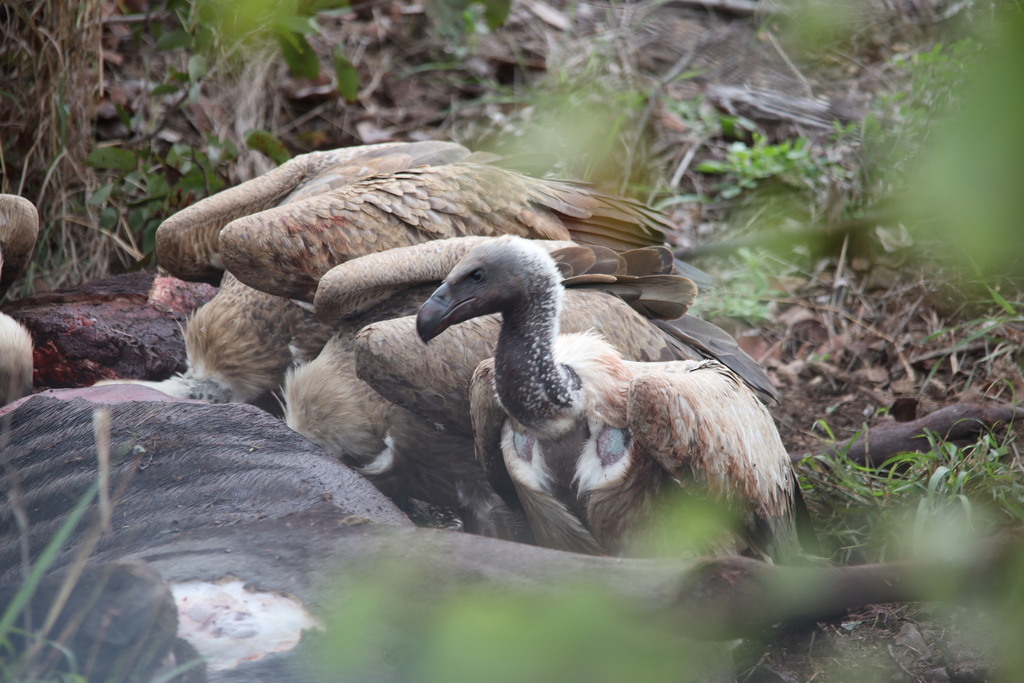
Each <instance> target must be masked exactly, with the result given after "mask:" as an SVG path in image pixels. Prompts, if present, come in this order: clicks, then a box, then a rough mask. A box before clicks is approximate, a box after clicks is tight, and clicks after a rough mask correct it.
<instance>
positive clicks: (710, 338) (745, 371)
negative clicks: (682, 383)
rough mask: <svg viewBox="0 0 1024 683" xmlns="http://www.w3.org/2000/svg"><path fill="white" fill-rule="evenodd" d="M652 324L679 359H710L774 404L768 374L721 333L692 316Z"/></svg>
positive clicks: (777, 396)
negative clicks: (674, 347)
mask: <svg viewBox="0 0 1024 683" xmlns="http://www.w3.org/2000/svg"><path fill="white" fill-rule="evenodd" d="M653 322H654V324H655V325H656V326H657V327H658V328H660V329H661V330H662V331H664V332H665V334H666V335H668V337H669V338H670V339H671V340H673V343H674V344H675V346H676V348H677V349H678V353H679V356H678V357H679V358H682V359H685V358H690V359H698V358H713V359H715V360H717V361H718V362H720V363H722V364H723V365H725V366H726V367H728V368H729V369H730V370H732V371H733V372H735V373H736V374H737V375H739V376H740V377H741V378H742V379H743V381H744V382H746V383H747V385H748V386H749V387H750V388H751V389H753V390H754V391H756V392H757V394H758V396H760V397H761V399H762V400H764V401H767V402H774V403H777V402H778V400H779V393H778V390H776V388H775V385H774V384H773V383H772V380H771V378H770V377H768V373H766V372H765V371H764V368H762V367H761V366H760V364H758V362H757V361H756V360H754V359H753V358H751V357H750V356H748V355H747V354H746V352H745V351H743V349H741V348H740V347H739V344H737V343H736V340H735V339H733V338H732V337H731V336H729V334H728V333H727V332H726V331H725V330H723V329H721V328H720V327H717V326H716V325H713V324H711V323H709V322H707V321H706V320H701V319H700V318H697V317H695V316H692V315H685V316H683V317H682V318H679V319H676V320H654V321H653Z"/></svg>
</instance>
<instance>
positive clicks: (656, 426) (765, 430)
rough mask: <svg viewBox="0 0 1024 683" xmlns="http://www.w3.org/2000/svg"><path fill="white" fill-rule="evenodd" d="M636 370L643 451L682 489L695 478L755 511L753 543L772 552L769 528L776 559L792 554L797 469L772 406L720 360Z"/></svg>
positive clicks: (631, 406)
mask: <svg viewBox="0 0 1024 683" xmlns="http://www.w3.org/2000/svg"><path fill="white" fill-rule="evenodd" d="M634 367H635V368H637V371H638V375H637V377H636V378H634V380H633V381H632V382H631V384H630V388H629V396H628V399H627V401H628V402H627V406H628V407H627V411H628V413H629V423H630V429H631V431H632V433H633V437H634V438H635V439H636V442H637V444H638V445H640V446H641V447H642V448H643V449H644V450H645V452H646V453H647V454H648V455H649V456H650V457H652V458H654V459H655V460H656V461H657V462H659V463H660V464H661V466H662V467H664V468H665V469H666V470H667V471H668V472H669V473H671V474H672V475H673V476H674V477H675V478H676V479H678V480H680V481H681V482H685V481H686V480H689V479H690V478H691V477H692V478H693V479H694V480H696V481H697V482H698V484H700V485H701V486H703V487H705V488H706V489H707V491H708V493H709V494H710V495H711V496H712V497H713V498H714V499H717V500H721V501H728V502H732V503H735V504H737V505H739V506H741V507H742V508H745V509H747V510H748V511H749V515H750V516H749V518H748V524H749V526H750V529H749V534H750V540H751V542H752V543H757V544H758V545H760V546H761V547H762V548H764V547H765V546H764V545H761V544H760V543H759V539H758V538H757V536H759V535H761V533H762V532H763V531H764V530H766V529H767V531H768V534H767V535H768V536H769V537H770V539H771V540H770V541H769V543H768V544H767V548H769V549H770V550H769V552H770V553H771V554H776V553H782V552H783V549H786V548H791V547H792V544H793V542H794V539H795V530H794V528H793V479H792V469H791V466H790V464H789V457H788V455H787V453H786V449H785V446H783V444H782V440H781V439H780V438H779V433H778V430H777V429H776V428H775V423H774V422H773V421H772V417H771V415H770V414H769V413H768V411H767V409H766V408H765V407H764V405H763V404H762V403H761V402H760V401H758V400H757V398H756V397H755V396H754V394H753V393H752V392H751V391H750V390H749V389H748V388H747V387H746V386H745V385H744V384H743V383H742V382H741V381H740V380H739V378H737V377H736V376H735V375H734V374H733V373H732V372H730V371H729V370H728V369H727V368H725V367H724V366H722V365H721V364H719V363H716V362H714V361H701V362H697V363H694V362H685V361H684V362H679V363H665V364H658V365H642V364H636V365H635V366H634ZM776 556H778V555H776Z"/></svg>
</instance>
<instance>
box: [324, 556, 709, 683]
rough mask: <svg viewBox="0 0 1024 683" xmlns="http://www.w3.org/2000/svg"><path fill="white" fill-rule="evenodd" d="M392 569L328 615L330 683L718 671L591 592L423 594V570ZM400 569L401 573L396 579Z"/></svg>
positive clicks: (640, 676) (689, 643)
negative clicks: (389, 675) (393, 671)
mask: <svg viewBox="0 0 1024 683" xmlns="http://www.w3.org/2000/svg"><path fill="white" fill-rule="evenodd" d="M402 567H403V565H402V564H401V560H400V559H399V558H396V561H395V563H394V565H388V566H387V567H380V568H378V571H377V572H374V573H373V574H372V575H368V576H366V577H363V578H361V579H358V580H356V581H354V582H351V583H349V582H346V588H345V592H344V595H343V596H341V597H340V598H339V601H338V604H337V606H336V608H335V609H333V610H332V613H333V615H334V616H333V618H332V620H331V622H330V623H329V625H328V630H329V633H330V635H329V637H328V638H326V639H325V641H326V642H325V643H324V645H325V647H324V648H323V651H322V654H321V660H322V661H323V662H324V668H325V669H326V670H328V671H330V672H331V675H332V676H335V677H337V678H338V680H361V679H363V678H367V677H369V678H372V677H373V675H372V674H373V673H374V672H376V671H379V670H380V668H381V667H382V666H383V665H384V662H381V661H380V660H379V659H377V658H376V657H377V655H378V654H379V653H381V652H382V651H384V652H387V665H388V666H389V667H396V668H397V669H398V675H397V676H396V678H397V679H398V680H416V681H419V682H420V683H477V682H478V681H492V682H494V683H524V682H532V681H537V682H540V681H592V682H593V683H619V682H620V681H630V680H632V681H644V682H645V683H646V682H649V683H656V682H658V681H665V682H666V683H668V682H670V681H671V682H678V681H688V680H695V679H697V678H699V677H700V674H701V673H706V672H707V671H709V670H713V669H714V668H715V667H716V666H720V665H721V663H722V657H723V649H722V646H721V645H718V644H713V643H698V642H695V641H693V640H687V639H684V638H682V637H679V636H677V635H675V634H674V632H673V630H672V629H671V628H667V624H664V623H662V622H661V621H660V620H655V619H651V618H650V617H645V616H644V615H640V614H637V613H634V612H631V611H630V610H629V609H628V608H627V607H626V606H625V605H622V604H619V603H618V602H617V601H616V600H615V599H614V598H612V597H611V596H609V594H608V593H609V592H608V590H607V588H601V587H599V586H596V585H588V584H587V583H581V584H564V585H560V584H553V585H552V586H551V592H550V594H549V595H547V596H544V597H539V596H536V595H533V596H522V595H515V594H513V593H512V592H511V591H510V592H509V593H508V594H494V593H488V592H482V591H481V590H479V589H467V590H460V591H459V592H458V593H457V594H451V593H442V594H424V593H423V592H422V586H423V576H424V575H429V571H430V570H429V569H427V568H422V567H410V566H405V567H404V568H402ZM400 568H402V569H400Z"/></svg>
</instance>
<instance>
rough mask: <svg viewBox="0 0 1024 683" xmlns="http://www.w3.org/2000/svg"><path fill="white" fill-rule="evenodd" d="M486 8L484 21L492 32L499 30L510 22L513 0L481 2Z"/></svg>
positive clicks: (485, 0)
mask: <svg viewBox="0 0 1024 683" xmlns="http://www.w3.org/2000/svg"><path fill="white" fill-rule="evenodd" d="M481 4H482V5H483V6H484V19H485V20H486V21H487V27H488V28H490V29H491V30H494V29H496V28H499V27H500V26H502V25H503V24H504V23H505V22H506V21H507V20H508V14H509V11H510V10H511V9H512V0H481Z"/></svg>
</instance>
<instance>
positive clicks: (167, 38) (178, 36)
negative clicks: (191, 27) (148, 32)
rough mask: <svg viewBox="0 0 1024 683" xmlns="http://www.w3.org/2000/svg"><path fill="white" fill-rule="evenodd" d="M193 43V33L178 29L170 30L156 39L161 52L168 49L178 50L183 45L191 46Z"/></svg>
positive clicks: (157, 47)
mask: <svg viewBox="0 0 1024 683" xmlns="http://www.w3.org/2000/svg"><path fill="white" fill-rule="evenodd" d="M191 45H192V35H191V34H190V33H188V32H187V31H183V30H181V29H178V30H177V31H170V32H169V33H165V34H163V35H162V36H160V37H159V38H158V39H157V41H156V49H157V50H159V51H161V52H166V51H167V50H177V49H179V48H183V47H190V46H191Z"/></svg>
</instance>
